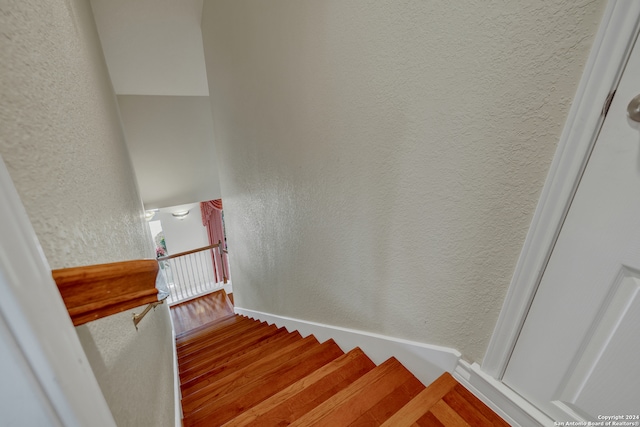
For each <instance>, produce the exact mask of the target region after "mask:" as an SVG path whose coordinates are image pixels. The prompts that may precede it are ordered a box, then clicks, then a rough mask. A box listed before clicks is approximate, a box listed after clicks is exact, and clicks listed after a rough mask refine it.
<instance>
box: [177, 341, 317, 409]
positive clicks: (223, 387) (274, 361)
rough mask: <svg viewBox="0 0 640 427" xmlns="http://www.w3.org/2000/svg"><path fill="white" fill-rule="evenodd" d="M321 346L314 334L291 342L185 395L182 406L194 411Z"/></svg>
mask: <svg viewBox="0 0 640 427" xmlns="http://www.w3.org/2000/svg"><path fill="white" fill-rule="evenodd" d="M319 346H320V343H318V340H316V339H315V337H313V336H308V337H306V338H303V339H302V340H299V341H296V342H294V343H292V344H289V345H287V346H286V347H283V348H281V349H280V350H279V351H277V352H275V353H272V354H269V355H267V356H266V357H264V358H262V359H260V360H259V361H258V362H255V363H252V364H251V365H249V366H246V367H244V368H242V369H239V370H237V371H235V372H234V373H233V374H231V375H227V376H225V377H224V378H221V379H220V380H219V381H215V382H212V383H209V384H208V385H207V386H206V387H203V388H201V389H199V390H198V391H196V392H195V393H193V394H191V395H189V396H184V397H183V399H182V408H183V409H184V411H185V412H188V413H191V412H194V411H196V410H198V409H199V408H201V407H202V406H204V405H206V404H207V403H210V402H211V400H213V399H214V398H217V397H219V396H223V395H225V394H231V393H234V392H235V390H237V388H238V387H241V386H243V385H245V384H247V383H250V382H252V381H254V380H256V379H257V378H260V377H261V376H262V375H264V374H266V373H268V372H270V371H271V370H273V369H274V368H275V367H277V366H279V365H280V364H282V363H283V362H284V361H285V360H290V359H291V357H292V356H293V355H294V354H299V353H300V352H304V351H306V350H308V349H311V348H317V347H319Z"/></svg>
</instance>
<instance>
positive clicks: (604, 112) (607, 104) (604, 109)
mask: <svg viewBox="0 0 640 427" xmlns="http://www.w3.org/2000/svg"><path fill="white" fill-rule="evenodd" d="M615 95H616V90H615V89H614V90H612V91H611V92H609V95H607V99H605V100H604V105H603V106H602V117H607V113H608V112H609V107H611V102H612V101H613V97H614V96H615Z"/></svg>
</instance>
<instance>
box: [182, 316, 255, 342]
mask: <svg viewBox="0 0 640 427" xmlns="http://www.w3.org/2000/svg"><path fill="white" fill-rule="evenodd" d="M246 322H247V319H245V318H243V317H240V316H228V317H224V318H222V319H220V320H217V321H215V322H210V323H207V324H204V325H202V326H200V327H198V328H197V329H192V330H190V331H186V332H183V333H182V334H180V335H178V336H176V346H177V348H181V347H183V346H185V345H188V344H189V343H190V342H192V341H198V340H199V339H202V337H204V336H206V335H207V334H210V333H215V332H216V331H217V330H221V329H223V328H225V327H227V326H230V325H234V324H241V323H246Z"/></svg>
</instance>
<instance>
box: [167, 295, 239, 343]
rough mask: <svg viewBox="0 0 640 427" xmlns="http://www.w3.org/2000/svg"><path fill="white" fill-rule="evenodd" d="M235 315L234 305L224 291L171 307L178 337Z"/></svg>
mask: <svg viewBox="0 0 640 427" xmlns="http://www.w3.org/2000/svg"><path fill="white" fill-rule="evenodd" d="M233 314H234V313H233V305H232V303H231V302H230V301H229V299H228V298H227V295H226V294H225V292H224V291H217V292H213V293H211V294H207V295H205V296H202V297H200V298H196V299H193V300H190V301H187V302H183V303H180V304H176V305H174V306H172V307H171V318H172V319H173V326H174V328H175V331H176V335H179V334H181V333H183V332H186V331H190V330H192V329H194V328H197V327H199V326H202V325H206V324H208V323H211V322H213V321H215V320H218V319H219V318H221V317H225V316H232V315H233Z"/></svg>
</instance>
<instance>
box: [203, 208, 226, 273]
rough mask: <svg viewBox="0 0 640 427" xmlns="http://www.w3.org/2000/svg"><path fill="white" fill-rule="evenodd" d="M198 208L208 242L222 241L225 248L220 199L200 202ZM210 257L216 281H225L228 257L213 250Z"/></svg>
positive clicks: (212, 243)
mask: <svg viewBox="0 0 640 427" xmlns="http://www.w3.org/2000/svg"><path fill="white" fill-rule="evenodd" d="M200 210H201V212H202V224H203V225H204V226H205V227H206V229H207V235H208V236H209V244H210V245H217V244H218V242H222V248H223V249H227V244H226V242H225V238H224V225H223V222H222V200H221V199H217V200H209V201H207V202H200ZM212 257H213V269H214V274H215V277H216V282H218V283H220V282H223V281H224V282H225V283H226V282H227V279H228V278H229V259H228V257H227V254H226V253H222V256H220V254H219V253H218V251H215V252H214V253H213V254H212ZM223 267H224V268H223ZM223 273H224V274H223Z"/></svg>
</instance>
